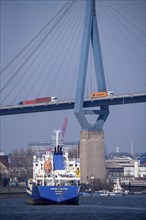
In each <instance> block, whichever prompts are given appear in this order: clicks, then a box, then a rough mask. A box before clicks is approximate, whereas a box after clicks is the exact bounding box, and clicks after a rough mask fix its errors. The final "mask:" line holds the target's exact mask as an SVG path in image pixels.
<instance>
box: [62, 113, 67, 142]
mask: <svg viewBox="0 0 146 220" xmlns="http://www.w3.org/2000/svg"><path fill="white" fill-rule="evenodd" d="M67 121H68V118H67V117H65V118H64V122H63V128H62V138H63V143H64V136H65V132H66V127H67Z"/></svg>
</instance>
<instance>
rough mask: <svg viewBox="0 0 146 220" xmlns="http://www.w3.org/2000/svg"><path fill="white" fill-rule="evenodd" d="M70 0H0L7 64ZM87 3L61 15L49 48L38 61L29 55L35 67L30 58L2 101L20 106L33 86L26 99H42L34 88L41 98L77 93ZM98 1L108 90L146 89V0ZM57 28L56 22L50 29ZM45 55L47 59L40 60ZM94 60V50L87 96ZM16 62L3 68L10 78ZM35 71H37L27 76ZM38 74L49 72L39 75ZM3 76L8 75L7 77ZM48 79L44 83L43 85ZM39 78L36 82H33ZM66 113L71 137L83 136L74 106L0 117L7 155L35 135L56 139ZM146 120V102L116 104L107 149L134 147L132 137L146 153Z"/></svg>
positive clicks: (0, 138) (109, 123) (3, 53)
mask: <svg viewBox="0 0 146 220" xmlns="http://www.w3.org/2000/svg"><path fill="white" fill-rule="evenodd" d="M66 2H67V1H65V0H64V1H63V0H55V1H51V0H48V1H47V0H46V1H39V0H37V1H35V0H33V1H24V0H22V1H21V0H20V1H14V0H11V1H7V0H5V1H2V0H1V45H0V46H1V58H0V59H1V60H0V62H1V69H2V68H3V67H5V65H7V64H8V63H9V62H10V60H12V59H13V58H14V57H15V56H16V55H17V54H18V53H19V51H21V50H22V49H23V48H24V47H25V45H26V44H27V43H28V42H30V40H31V39H32V38H33V37H34V36H36V34H37V33H38V32H39V31H40V30H41V29H42V27H43V26H44V25H45V24H46V23H47V22H48V21H49V20H51V19H52V17H53V16H54V15H56V14H57V12H58V11H59V10H60V8H62V7H63V6H64V5H65V4H66ZM84 3H85V2H84V1H83V0H82V1H77V2H76V3H75V4H74V5H73V7H72V10H70V11H69V13H67V14H66V17H65V19H62V20H61V19H60V21H58V22H60V23H59V25H58V26H56V27H55V29H53V30H52V31H51V34H50V35H49V36H48V41H46V44H44V47H41V48H39V49H40V51H41V53H40V52H39V51H38V54H37V56H35V57H34V62H33V58H30V59H29V62H30V64H31V69H28V67H29V64H28V66H26V67H25V68H26V69H24V70H23V69H22V71H21V73H22V74H23V75H19V73H18V74H17V76H16V77H15V79H14V80H13V81H12V83H10V84H9V85H8V88H7V89H6V91H5V92H4V94H1V99H3V97H6V98H7V96H6V94H8V93H10V94H9V95H8V98H7V99H6V100H5V103H4V104H6V105H7V104H16V103H18V102H19V101H21V100H24V99H25V96H26V93H28V91H29V90H31V91H32V92H31V93H28V95H27V98H28V99H33V98H34V97H38V96H37V95H36V94H39V97H43V96H46V94H47V95H48V94H51V95H53V96H57V97H58V98H59V99H69V98H70V97H69V94H71V98H74V95H75V87H76V78H77V71H78V62H79V56H80V45H81V39H82V27H83V25H82V24H83V21H84V8H85V4H84ZM96 5H97V7H96V9H97V19H98V27H99V34H100V42H101V49H102V57H103V64H104V71H105V78H106V84H107V88H108V90H112V91H114V93H115V94H125V93H126V94H127V93H128V92H131V91H132V92H144V91H146V89H145V85H146V81H145V49H144V43H145V29H144V27H145V19H144V18H145V10H144V7H145V1H138V0H135V1H132V0H129V1H125V0H124V1H118V2H117V1H115V0H113V1H106V0H105V1H96ZM75 15H76V16H75ZM54 23H55V21H54ZM52 27H53V25H52V26H51V27H50V29H51V28H52ZM47 47H48V48H47ZM30 49H31V48H30ZM90 49H91V48H90ZM72 51H73V52H72ZM45 54H47V56H45ZM26 55H27V52H26V54H24V55H23V59H20V58H21V57H19V59H20V60H18V59H17V60H16V65H19V62H23V60H25V56H26ZM40 60H42V62H41V63H40ZM47 64H49V65H47ZM45 65H46V72H45V70H44V69H45V68H44V66H45ZM93 66H94V64H93V54H92V52H91V50H90V54H89V63H88V70H87V72H88V75H89V76H88V75H87V80H86V81H87V83H86V91H85V96H86V93H87V95H88V93H89V90H91V87H94V88H93V89H96V85H95V83H94V81H95V80H94V79H95V78H94V77H95V76H94V67H93ZM13 68H15V65H14V67H13ZM13 68H12V69H11V71H9V72H6V73H5V74H6V75H5V76H6V77H11V76H12V74H13ZM33 68H34V69H33ZM23 71H24V72H23ZM31 71H32V72H33V73H35V74H33V75H29V76H27V73H28V72H31ZM40 72H41V73H43V74H41V75H40ZM74 72H75V73H76V74H74ZM89 72H92V73H93V75H91V74H89ZM7 74H9V75H8V76H7ZM47 74H48V75H47ZM27 77H28V78H27ZM43 77H44V78H43ZM49 77H50V78H49ZM51 77H52V78H51ZM53 77H54V78H53ZM2 79H3V75H1V80H2ZM4 79H5V78H4ZM28 79H29V80H28ZM37 79H39V80H37ZM36 80H37V81H36ZM45 81H46V83H44V84H43V82H45ZM26 82H27V83H26ZM34 82H37V83H35V88H34V86H33V83H34ZM52 82H53V83H52ZM3 83H5V82H3V81H1V87H2V86H3ZM25 85H26V86H25ZM12 88H13V89H12ZM21 88H23V90H21ZM31 88H34V89H33V90H32V89H31ZM42 88H43V89H42ZM71 89H72V90H71ZM9 91H10V92H9ZM20 91H21V92H20ZM38 91H40V93H39V92H38ZM67 91H69V92H67ZM72 91H73V92H72ZM15 97H16V98H15ZM64 117H67V118H68V124H67V129H66V133H65V140H67V141H78V140H79V138H80V131H81V128H80V125H79V124H78V122H77V120H76V118H75V116H74V113H73V110H65V111H56V112H55V111H54V112H44V113H31V114H22V115H12V116H2V117H1V118H0V129H1V130H0V151H3V152H5V153H6V154H8V153H10V152H11V151H12V150H13V149H16V148H17V149H21V148H25V147H27V146H28V144H29V143H31V142H34V141H50V140H51V136H52V131H53V130H54V129H56V128H60V129H62V127H63V120H64ZM145 119H146V103H141V104H138V103H137V104H129V105H119V106H112V107H110V114H109V116H108V119H107V121H106V122H105V124H104V127H103V130H104V135H105V148H106V151H107V152H111V151H115V150H116V148H117V147H119V151H121V152H125V151H126V152H130V150H131V139H132V140H133V146H134V153H136V152H144V151H146V125H145Z"/></svg>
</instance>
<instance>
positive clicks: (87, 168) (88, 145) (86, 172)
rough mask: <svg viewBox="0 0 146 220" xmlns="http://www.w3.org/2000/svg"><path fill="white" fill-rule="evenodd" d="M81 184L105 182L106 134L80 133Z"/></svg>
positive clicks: (95, 132)
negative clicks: (97, 180)
mask: <svg viewBox="0 0 146 220" xmlns="http://www.w3.org/2000/svg"><path fill="white" fill-rule="evenodd" d="M80 169H81V183H85V184H86V183H87V181H88V182H90V181H91V180H92V179H100V180H105V178H106V168H105V151H104V132H103V130H99V131H91V130H90V131H88V130H82V131H81V132H80Z"/></svg>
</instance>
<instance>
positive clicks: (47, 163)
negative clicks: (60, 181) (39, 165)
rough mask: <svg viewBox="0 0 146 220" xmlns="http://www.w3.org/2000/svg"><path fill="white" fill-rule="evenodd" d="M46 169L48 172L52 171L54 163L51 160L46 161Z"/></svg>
mask: <svg viewBox="0 0 146 220" xmlns="http://www.w3.org/2000/svg"><path fill="white" fill-rule="evenodd" d="M44 170H45V172H46V173H50V172H51V170H52V164H51V162H50V160H46V161H45V163H44Z"/></svg>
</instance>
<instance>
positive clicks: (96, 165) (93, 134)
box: [74, 0, 109, 183]
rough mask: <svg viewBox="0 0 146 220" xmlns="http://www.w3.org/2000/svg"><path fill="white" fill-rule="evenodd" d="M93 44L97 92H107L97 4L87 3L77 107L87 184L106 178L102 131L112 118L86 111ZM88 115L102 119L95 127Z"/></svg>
mask: <svg viewBox="0 0 146 220" xmlns="http://www.w3.org/2000/svg"><path fill="white" fill-rule="evenodd" d="M90 40H91V43H92V49H93V56H94V66H95V74H96V81H97V91H98V92H105V91H106V84H105V78H104V69H103V62H102V56H101V47H100V40H99V34H98V26H97V19H96V10H95V0H90V1H88V0H86V14H85V20H84V29H83V37H82V45H81V54H80V63H79V71H78V80H77V87H76V97H75V106H74V114H75V116H76V118H77V120H78V122H79V124H80V126H81V129H82V130H81V132H80V166H81V183H87V181H90V180H91V179H95V178H98V179H101V180H104V179H105V178H106V169H105V154H104V132H103V130H102V128H103V125H104V122H105V121H106V119H107V117H108V114H109V107H108V106H100V109H98V110H96V109H95V110H93V109H92V110H86V109H83V108H84V106H83V103H84V92H85V82H86V73H87V63H88V54H89V45H90ZM86 114H88V115H89V114H92V115H93V114H96V115H98V118H97V120H96V121H95V124H94V125H91V124H90V123H89V122H88V121H87V119H86V117H85V115H86Z"/></svg>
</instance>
